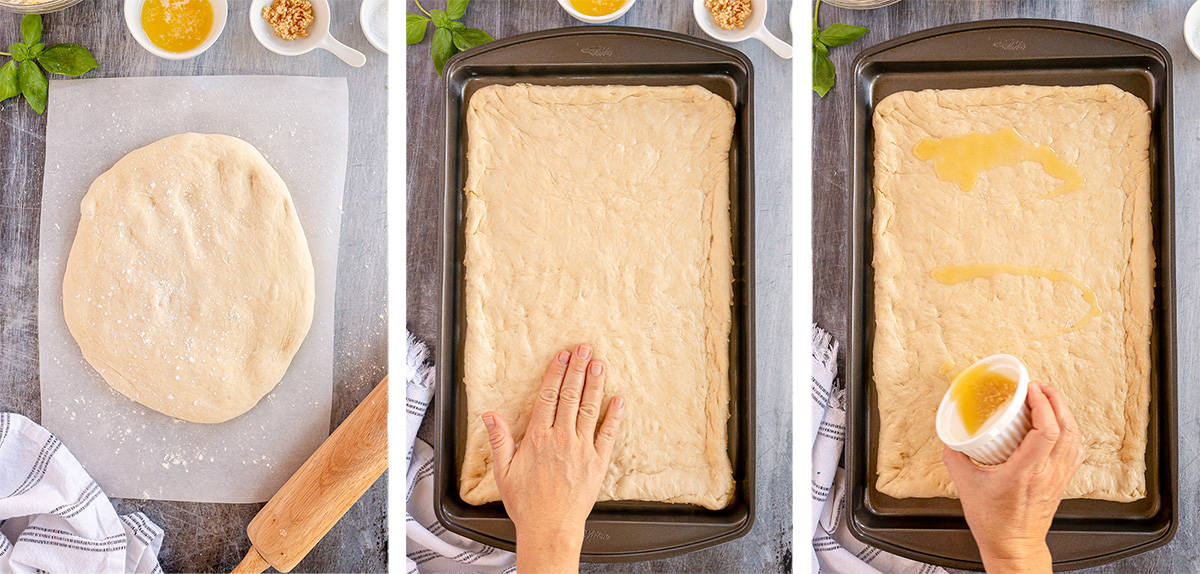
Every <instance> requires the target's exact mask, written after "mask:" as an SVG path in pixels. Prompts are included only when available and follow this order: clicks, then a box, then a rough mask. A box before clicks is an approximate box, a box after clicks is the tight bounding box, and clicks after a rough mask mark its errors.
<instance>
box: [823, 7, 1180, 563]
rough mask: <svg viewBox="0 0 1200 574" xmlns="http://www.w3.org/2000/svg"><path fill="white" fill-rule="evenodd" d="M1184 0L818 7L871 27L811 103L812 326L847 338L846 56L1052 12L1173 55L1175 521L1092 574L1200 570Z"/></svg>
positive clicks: (828, 16)
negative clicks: (920, 35) (1168, 538)
mask: <svg viewBox="0 0 1200 574" xmlns="http://www.w3.org/2000/svg"><path fill="white" fill-rule="evenodd" d="M1188 7H1189V3H1188V2H1186V1H1172V2H1167V1H1163V2H1153V3H1151V2H1139V3H1130V2H1116V1H1094V2H1085V1H1068V0H1028V1H1018V2H972V1H965V0H957V1H948V0H942V1H928V0H905V1H904V2H901V3H899V4H896V5H893V6H889V7H887V8H881V9H877V10H871V11H861V12H860V11H853V10H843V9H839V8H836V7H833V6H830V5H823V6H822V7H821V23H822V24H823V25H827V24H828V23H830V22H844V23H846V24H857V25H860V26H867V27H869V28H871V31H870V32H869V33H868V34H867V35H866V36H864V37H863V39H862V40H860V41H859V42H858V43H856V44H853V45H851V46H847V47H840V48H835V49H833V50H832V54H833V60H834V63H835V65H836V67H837V72H838V77H839V84H838V85H837V86H836V87H835V88H834V89H833V91H832V92H830V93H829V95H828V96H826V97H825V98H824V99H820V98H816V97H814V103H813V110H812V111H813V121H814V126H813V133H814V134H815V144H814V146H813V176H812V178H813V246H814V248H813V249H814V253H813V257H814V261H813V272H814V278H813V285H814V293H813V306H814V309H813V314H814V319H815V320H816V322H817V324H819V325H821V326H822V327H824V328H825V329H827V330H829V331H830V332H831V333H832V334H833V335H834V336H836V337H837V338H838V339H839V340H842V341H844V340H845V337H846V293H847V289H848V286H847V285H846V284H845V277H846V249H847V237H846V223H847V222H846V218H847V213H848V210H849V197H850V195H849V188H850V184H849V174H848V169H849V165H850V161H849V153H850V150H849V147H848V144H847V142H848V141H849V140H850V134H849V132H850V109H851V97H852V90H851V86H850V85H849V84H848V83H847V80H846V78H849V77H850V63H851V62H852V61H853V59H854V57H855V56H856V55H857V54H858V52H859V51H860V50H862V49H864V48H866V47H869V46H873V45H875V44H879V43H881V42H884V41H886V40H889V39H892V38H895V37H897V36H901V35H903V34H907V33H909V32H915V31H917V30H923V29H925V28H930V27H933V26H940V25H943V24H953V23H957V22H967V21H972V20H984V19H992V18H1051V19H1057V20H1068V21H1073V22H1086V23H1089V24H1096V25H1099V26H1105V27H1108V28H1114V29H1116V30H1121V31H1123V32H1128V33H1130V34H1135V35H1138V36H1142V37H1145V38H1149V39H1151V40H1153V41H1155V42H1158V43H1159V44H1162V45H1163V46H1164V47H1165V48H1166V49H1167V50H1168V51H1169V52H1170V54H1171V57H1172V58H1173V59H1174V74H1175V75H1174V81H1175V99H1174V104H1175V233H1176V238H1175V248H1176V250H1177V251H1176V259H1177V261H1178V264H1177V265H1176V273H1177V277H1176V288H1177V298H1178V308H1177V313H1178V325H1177V329H1178V336H1179V372H1178V381H1179V386H1178V393H1179V398H1178V405H1179V407H1178V408H1179V499H1180V513H1179V529H1178V533H1177V534H1176V535H1175V538H1174V540H1173V541H1172V542H1171V543H1170V544H1168V545H1167V546H1165V547H1163V548H1159V549H1157V550H1153V551H1150V552H1147V553H1144V554H1140V555H1137V556H1133V557H1131V558H1127V559H1125V560H1121V561H1119V562H1115V563H1113V564H1109V565H1106V566H1102V567H1097V568H1092V569H1089V570H1087V571H1088V572H1113V573H1117V572H1196V571H1198V570H1200V516H1198V514H1197V498H1198V497H1200V473H1197V472H1195V464H1196V461H1197V460H1200V396H1198V394H1197V389H1196V388H1195V387H1194V386H1192V385H1190V384H1188V381H1191V380H1194V379H1195V378H1196V377H1197V376H1198V375H1200V372H1198V371H1197V367H1200V360H1198V359H1200V357H1198V356H1197V351H1198V350H1200V349H1198V348H1197V347H1196V346H1195V345H1193V344H1191V343H1192V342H1194V341H1197V340H1200V330H1198V328H1200V323H1198V320H1200V305H1198V304H1197V299H1196V298H1194V296H1195V295H1197V289H1200V272H1198V270H1197V267H1196V265H1195V264H1194V262H1195V261H1196V260H1197V256H1198V255H1200V254H1198V253H1197V248H1198V245H1200V244H1198V243H1197V240H1198V239H1200V212H1198V210H1200V198H1197V197H1196V196H1194V195H1193V193H1195V185H1196V178H1197V176H1200V165H1198V164H1196V163H1194V162H1193V161H1192V160H1191V157H1192V152H1200V136H1198V135H1197V134H1198V133H1200V98H1196V97H1194V94H1195V93H1197V92H1193V91H1192V88H1197V89H1200V62H1198V61H1197V60H1196V59H1194V58H1193V57H1192V55H1191V53H1189V52H1188V50H1187V46H1186V45H1185V44H1184V40H1183V18H1184V15H1185V14H1186V13H1187V9H1188Z"/></svg>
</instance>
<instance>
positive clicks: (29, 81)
mask: <svg viewBox="0 0 1200 574" xmlns="http://www.w3.org/2000/svg"><path fill="white" fill-rule="evenodd" d="M0 56H11V57H12V59H11V60H9V61H8V62H6V63H5V64H4V65H3V66H0V102H2V101H4V100H7V99H9V98H11V97H15V96H18V95H20V96H24V97H25V101H26V102H28V103H29V107H31V108H33V111H35V112H37V113H39V114H41V113H43V112H45V111H46V100H47V98H48V97H49V91H50V82H49V81H48V80H46V74H45V73H43V72H42V70H43V69H44V70H45V71H46V72H49V73H51V74H62V75H65V76H79V75H82V74H84V73H86V72H87V71H88V70H91V69H92V68H95V67H97V66H99V65H100V64H99V63H98V62H96V58H94V57H92V53H91V52H89V51H88V49H87V48H84V47H83V46H80V45H79V44H52V45H50V46H47V45H45V44H43V43H42V17H41V16H40V15H38V14H29V15H27V16H25V17H24V18H21V41H20V42H13V43H12V44H9V45H8V51H7V52H0Z"/></svg>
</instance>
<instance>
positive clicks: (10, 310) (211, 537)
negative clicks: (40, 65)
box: [0, 0, 388, 572]
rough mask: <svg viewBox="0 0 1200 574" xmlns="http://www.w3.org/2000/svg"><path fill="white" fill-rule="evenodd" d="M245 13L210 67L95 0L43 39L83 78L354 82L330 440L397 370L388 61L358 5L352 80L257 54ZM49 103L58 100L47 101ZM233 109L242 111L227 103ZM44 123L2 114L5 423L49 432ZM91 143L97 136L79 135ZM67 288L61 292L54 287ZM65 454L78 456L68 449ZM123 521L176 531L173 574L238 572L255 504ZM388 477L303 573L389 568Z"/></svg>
mask: <svg viewBox="0 0 1200 574" xmlns="http://www.w3.org/2000/svg"><path fill="white" fill-rule="evenodd" d="M248 11H249V2H248V0H231V1H230V2H229V22H228V24H227V25H226V28H225V31H224V33H223V34H222V36H221V38H220V39H219V40H217V43H216V44H215V45H214V46H213V47H212V48H211V49H210V50H209V51H208V52H206V53H205V54H203V55H201V56H199V57H197V58H195V59H192V60H187V61H183V62H169V61H166V60H160V59H158V58H156V57H154V56H152V55H151V54H150V53H148V52H146V51H145V50H143V49H142V48H141V46H139V45H138V44H137V43H136V42H135V41H134V40H133V38H132V37H131V36H130V35H129V34H128V32H127V31H126V29H125V23H124V18H123V16H122V3H121V2H119V1H117V0H103V1H102V0H85V1H84V2H83V3H81V4H79V5H77V6H75V7H72V8H69V9H67V10H66V11H63V12H61V13H58V14H51V15H48V16H46V17H45V19H44V24H45V35H44V37H45V38H46V39H49V40H50V41H53V42H76V43H80V44H83V45H85V46H87V47H88V48H90V49H91V50H92V53H93V54H95V55H96V58H97V59H98V60H99V61H100V64H101V66H100V68H99V69H98V70H95V71H93V72H90V73H89V74H88V76H87V77H118V76H153V75H220V74H264V75H301V76H345V77H347V78H348V81H349V86H350V118H351V128H350V130H351V131H350V151H349V162H348V166H347V172H346V188H345V198H344V202H343V214H342V234H341V248H340V253H339V257H340V260H339V266H338V282H337V283H338V285H337V297H336V302H335V305H336V307H335V309H336V320H335V329H336V334H335V347H334V348H335V351H334V352H335V355H336V356H335V358H334V385H335V390H334V401H333V414H332V417H331V419H332V420H331V421H330V424H331V426H330V428H331V429H332V428H333V426H334V425H336V423H338V422H340V421H341V420H342V419H343V418H345V417H346V415H348V414H350V411H351V410H353V409H354V407H355V406H356V405H357V404H358V402H359V401H360V400H361V399H362V398H363V397H365V396H366V395H367V393H368V392H370V390H371V389H372V388H373V387H374V384H375V383H376V382H377V381H378V380H379V379H381V378H382V377H383V376H384V375H385V374H386V371H387V318H386V317H387V315H386V313H387V310H386V296H387V248H386V245H387V229H386V207H385V206H386V195H385V192H386V181H387V168H386V164H385V161H386V157H385V155H386V139H385V137H386V134H385V129H386V122H385V117H386V105H387V101H386V100H387V98H386V85H385V73H386V69H387V57H386V56H385V55H384V54H381V53H380V52H377V51H375V50H374V49H373V48H372V47H371V46H370V45H369V44H368V43H367V40H366V38H365V37H364V36H363V34H362V30H361V28H360V27H359V25H358V2H350V1H340V2H335V3H334V11H335V13H334V22H333V25H332V28H331V30H332V32H333V34H334V35H335V36H336V37H337V38H339V39H341V40H342V41H343V42H346V43H347V44H350V45H351V46H353V47H355V48H357V49H358V50H360V51H362V52H363V53H365V54H367V65H366V66H365V67H363V68H360V69H357V70H356V69H353V68H350V67H349V66H346V65H345V64H343V63H342V62H341V61H339V60H337V59H335V58H334V57H333V56H331V55H328V54H326V53H324V52H314V53H310V54H307V55H304V56H299V57H295V58H286V57H284V56H278V55H275V54H272V53H270V52H268V51H267V50H266V49H265V48H263V47H262V46H261V45H259V44H258V42H257V41H256V40H255V39H254V36H253V35H252V34H251V32H250V27H249V24H248V22H247V14H248ZM19 21H20V18H19V16H16V15H12V14H0V45H4V46H7V45H8V44H9V43H10V42H14V41H18V40H19V39H20V38H19V36H20V35H19V31H18V23H19ZM50 97H51V98H53V97H54V94H53V93H51V94H50ZM230 105H237V102H230ZM45 127H46V122H45V118H43V117H41V116H38V115H37V114H35V113H33V112H32V111H31V110H30V109H29V108H28V106H27V105H26V104H25V102H24V101H17V100H9V101H6V102H4V103H2V104H0V411H13V412H18V413H21V414H24V415H26V416H28V417H30V418H32V419H34V420H40V418H41V409H40V406H39V400H40V398H39V392H38V345H37V334H38V328H37V290H38V281H37V258H38V222H39V217H40V209H41V188H42V161H43V158H44V154H45V141H44V134H45ZM79 136H80V137H87V134H79ZM47 287H48V288H57V286H47ZM67 446H68V448H69V447H70V446H71V445H67ZM116 506H117V510H118V512H122V513H124V512H132V511H135V510H140V511H142V512H145V513H146V514H147V515H148V516H149V517H150V518H151V519H152V520H154V522H156V523H157V524H158V525H159V526H162V527H163V528H164V529H165V530H166V541H165V542H164V544H163V549H162V552H161V553H160V555H159V557H160V559H161V561H162V564H163V567H164V568H165V569H166V570H167V571H168V572H181V571H182V572H206V571H229V569H231V568H232V567H233V566H234V565H236V564H237V563H238V561H239V560H240V559H241V558H242V556H243V555H244V554H245V552H246V550H247V549H248V548H249V545H250V543H249V541H247V540H246V535H245V529H246V525H247V524H249V522H250V519H251V518H253V517H254V514H255V513H257V512H258V509H259V508H260V506H261V505H257V504H237V505H234V504H198V503H182V502H161V501H140V500H122V501H116ZM386 518H387V487H386V478H384V479H382V480H380V481H379V482H378V483H376V484H375V485H374V486H373V487H372V488H371V489H370V490H369V491H368V492H367V494H366V496H364V497H363V499H362V500H360V501H359V502H358V504H356V505H355V506H354V507H353V508H351V510H350V512H349V513H347V514H346V517H345V518H343V519H342V521H341V522H340V523H339V524H338V525H337V526H335V527H334V529H333V530H332V531H331V532H330V533H329V535H328V536H327V537H326V538H325V539H324V540H323V541H322V542H321V543H320V544H318V545H317V547H316V548H315V549H314V550H313V552H312V553H311V554H310V555H309V556H308V558H306V559H305V560H304V561H303V562H301V563H300V565H299V566H298V567H297V569H296V570H297V571H305V572H330V571H338V572H351V571H359V572H361V571H383V570H384V569H385V568H386V564H387V545H388V536H387V526H386Z"/></svg>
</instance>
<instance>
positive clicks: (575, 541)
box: [483, 344, 625, 574]
mask: <svg viewBox="0 0 1200 574" xmlns="http://www.w3.org/2000/svg"><path fill="white" fill-rule="evenodd" d="M591 356H592V348H591V347H589V346H588V345H587V344H583V345H579V347H578V348H576V349H575V353H574V354H573V355H572V354H571V353H570V352H568V351H559V352H558V355H556V356H555V357H554V359H552V360H551V361H550V366H549V367H547V368H546V374H545V375H544V376H543V377H542V386H541V388H540V389H538V393H537V398H536V399H535V402H534V405H533V412H532V414H531V415H530V417H529V426H527V427H526V428H525V437H524V438H523V439H522V440H521V444H520V445H516V444H515V443H514V441H513V437H512V432H511V431H509V428H508V422H506V421H505V420H504V419H503V418H502V417H501V416H500V415H499V414H497V413H494V412H488V413H484V415H483V424H484V426H485V427H487V430H488V440H489V442H491V445H492V458H493V460H494V461H495V464H493V469H494V471H495V475H496V484H497V486H499V487H500V498H501V499H503V500H504V509H505V510H506V511H508V516H509V518H511V519H512V521H513V524H515V525H516V527H517V570H518V571H519V572H528V573H532V574H536V573H540V572H568V571H571V572H574V571H577V570H578V568H579V552H580V549H581V548H582V546H583V527H584V521H586V520H587V517H588V514H589V513H591V511H592V505H593V504H595V503H596V497H597V496H598V495H599V494H600V484H601V483H602V482H603V481H604V475H605V473H606V472H607V471H608V462H609V459H611V458H612V450H613V441H615V440H616V438H617V429H618V428H619V427H620V424H621V413H622V412H623V411H624V410H625V403H624V401H623V400H622V399H621V397H613V399H612V401H611V402H610V403H609V407H608V413H607V414H606V415H605V416H604V422H603V423H600V430H599V431H597V430H596V425H597V421H598V420H599V417H600V402H601V400H602V399H603V397H604V377H605V371H606V369H605V367H604V363H601V362H600V361H593V360H590V359H591Z"/></svg>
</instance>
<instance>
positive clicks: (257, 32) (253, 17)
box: [250, 0, 367, 68]
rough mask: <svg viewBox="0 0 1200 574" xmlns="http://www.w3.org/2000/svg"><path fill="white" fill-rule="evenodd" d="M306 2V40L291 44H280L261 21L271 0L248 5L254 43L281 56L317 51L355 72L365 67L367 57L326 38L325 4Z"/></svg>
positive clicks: (323, 1) (318, 0)
mask: <svg viewBox="0 0 1200 574" xmlns="http://www.w3.org/2000/svg"><path fill="white" fill-rule="evenodd" d="M309 1H310V2H312V6H313V23H312V25H310V26H309V27H308V37H307V38H296V39H295V40H284V39H283V38H280V37H279V36H276V35H275V31H274V30H273V29H272V28H271V24H270V23H268V22H267V21H266V19H264V18H263V17H262V11H263V8H264V7H266V6H267V5H269V4H270V3H271V0H253V1H252V2H250V29H251V30H252V31H254V37H255V38H258V43H259V44H262V45H263V47H264V48H266V49H268V50H270V51H272V52H275V53H276V54H279V55H281V56H299V55H301V54H307V53H309V52H311V51H313V50H314V49H316V48H320V49H322V50H325V51H327V52H329V53H331V54H333V55H334V56H337V57H338V58H340V59H341V60H342V61H343V62H345V63H347V64H350V65H351V66H354V67H355V68H358V67H361V66H362V65H363V64H365V63H367V57H366V56H364V55H363V53H362V52H359V51H358V50H355V49H354V48H351V47H350V46H347V45H345V44H343V43H341V42H339V41H337V39H335V38H334V37H333V36H332V35H330V34H329V1H328V0H309Z"/></svg>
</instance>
